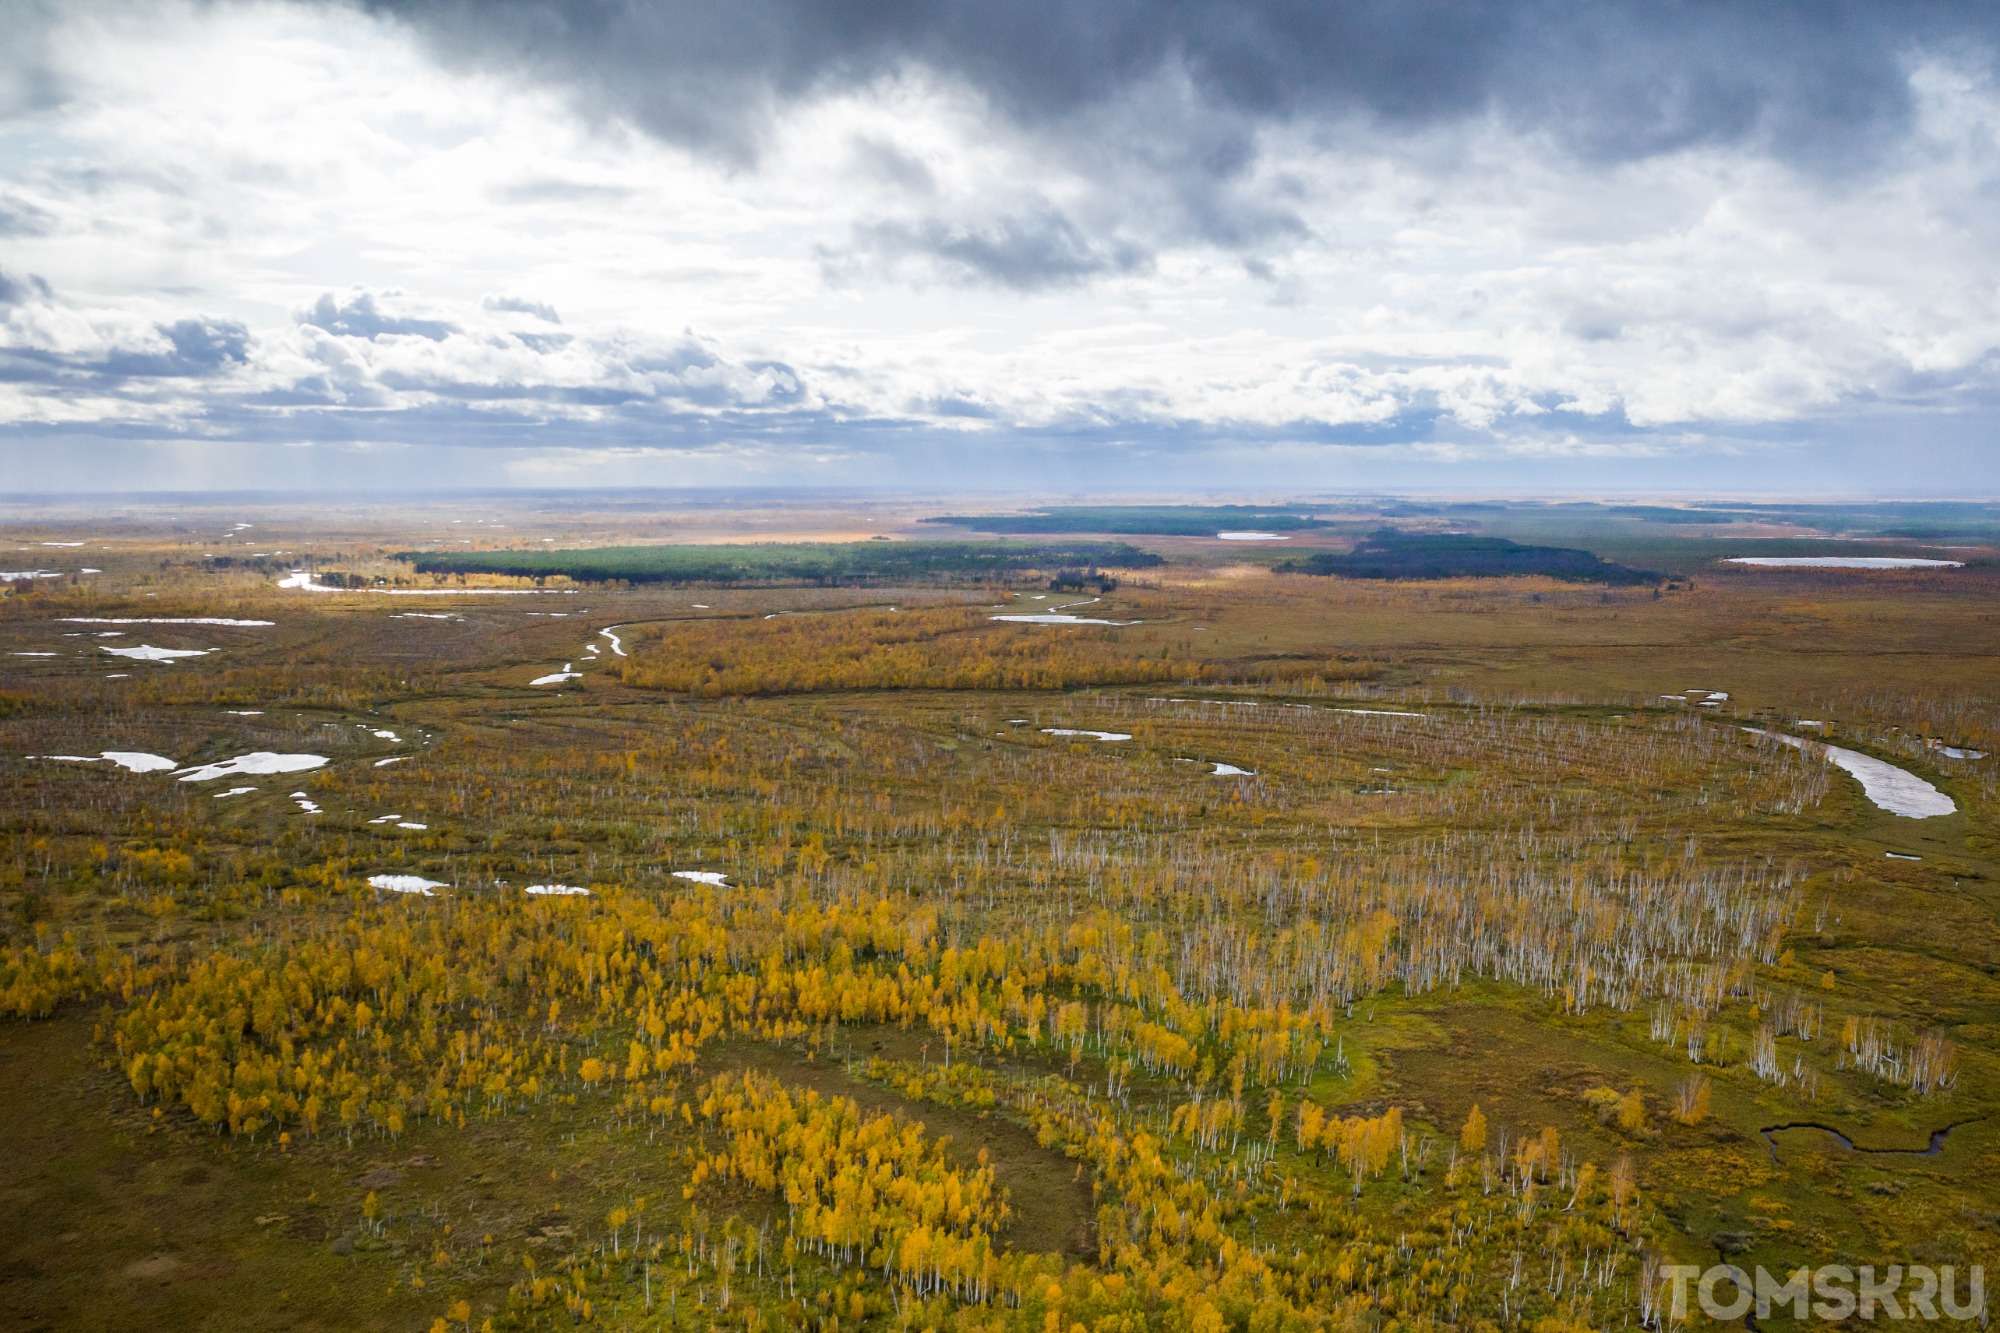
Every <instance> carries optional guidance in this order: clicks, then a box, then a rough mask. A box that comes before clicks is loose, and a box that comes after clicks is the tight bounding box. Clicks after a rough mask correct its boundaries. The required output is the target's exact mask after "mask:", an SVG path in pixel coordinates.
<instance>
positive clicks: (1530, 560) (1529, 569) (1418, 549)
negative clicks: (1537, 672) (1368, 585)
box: [1274, 528, 1665, 586]
mask: <svg viewBox="0 0 2000 1333" xmlns="http://www.w3.org/2000/svg"><path fill="white" fill-rule="evenodd" d="M1274 568H1275V569H1276V570H1277V572H1278V573H1280V574H1322V575H1334V576H1337V577H1340V578H1350V579H1460V578H1508V577H1520V576H1526V575H1538V576H1540V577H1542V578H1551V579H1561V580H1563V581H1565V582H1569V583H1609V584H1615V585H1619V586H1631V585H1635V584H1644V583H1658V582H1660V581H1661V580H1662V579H1663V578H1664V577H1665V576H1664V575H1661V574H1658V573H1655V572H1653V571H1652V570H1646V569H1633V568H1631V567H1630V566H1628V565H1620V564H1614V563H1612V562H1611V561H1609V560H1606V559H1604V558H1602V557H1601V556H1596V555H1593V554H1591V553H1590V552H1589V551H1580V550H1577V549H1575V548H1573V547H1568V546H1523V545H1521V544H1520V543H1518V542H1511V541H1508V540H1507V539H1506V538H1504V537H1465V536H1455V535H1440V536H1429V535H1413V534H1411V533H1405V532H1397V531H1395V530H1394V529H1390V528H1384V529H1383V530H1381V531H1380V532H1377V533H1375V534H1374V535H1372V536H1370V537H1369V538H1368V539H1367V540H1366V541H1364V542H1362V543H1361V544H1360V545H1359V546H1357V547H1355V548H1354V550H1353V551H1352V552H1349V553H1347V554H1345V555H1343V554H1340V553H1338V552H1334V551H1318V552H1315V553H1314V554H1312V555H1309V556H1303V557H1301V558H1299V559H1296V560H1284V561H1280V562H1279V563H1278V564H1277V565H1276V566H1274Z"/></svg>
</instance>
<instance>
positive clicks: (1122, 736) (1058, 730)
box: [1042, 727, 1132, 741]
mask: <svg viewBox="0 0 2000 1333" xmlns="http://www.w3.org/2000/svg"><path fill="white" fill-rule="evenodd" d="M1042 730H1043V731H1044V732H1046V733H1048V734H1049V735H1051V736H1091V737H1095V738H1096V739H1098V740H1100V741H1129V740H1131V739H1132V733H1131V732H1129V731H1080V730H1078V729H1077V728H1075V727H1043V728H1042Z"/></svg>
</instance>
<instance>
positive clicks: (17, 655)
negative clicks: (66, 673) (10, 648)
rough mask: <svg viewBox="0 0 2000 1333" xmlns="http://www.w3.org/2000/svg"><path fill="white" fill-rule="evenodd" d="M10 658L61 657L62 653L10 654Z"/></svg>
mask: <svg viewBox="0 0 2000 1333" xmlns="http://www.w3.org/2000/svg"><path fill="white" fill-rule="evenodd" d="M7 655H8V656H9V657H61V656H62V654H61V653H9V654H7Z"/></svg>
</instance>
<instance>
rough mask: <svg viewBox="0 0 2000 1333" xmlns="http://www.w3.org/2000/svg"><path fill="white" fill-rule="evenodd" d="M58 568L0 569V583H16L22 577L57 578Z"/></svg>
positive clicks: (60, 575) (60, 572) (60, 574)
mask: <svg viewBox="0 0 2000 1333" xmlns="http://www.w3.org/2000/svg"><path fill="white" fill-rule="evenodd" d="M61 577H62V571H61V570H59V569H15V570H7V571H0V583H17V582H19V581H20V580H22V579H59V578H61Z"/></svg>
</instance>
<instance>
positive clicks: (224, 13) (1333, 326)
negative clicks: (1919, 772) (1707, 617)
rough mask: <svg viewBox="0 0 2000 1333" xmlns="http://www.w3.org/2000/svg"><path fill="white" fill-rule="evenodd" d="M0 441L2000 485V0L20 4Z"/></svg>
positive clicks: (1263, 479) (9, 103)
mask: <svg viewBox="0 0 2000 1333" xmlns="http://www.w3.org/2000/svg"><path fill="white" fill-rule="evenodd" d="M0 32H4V33H5V34H6V37H5V39H4V40H0V490H12V491H15V492H17V493H34V492H51V491H69V492H75V491H116V490H176V489H184V490H216V489H231V488H254V489H286V488H296V489H307V490H315V489H322V490H323V489H342V488H345V489H354V490H371V491H379V490H382V489H385V488H392V489H393V488H400V487H407V488H409V489H411V490H416V491H421V490H434V489H452V488H464V487H481V488H483V487H524V488H540V487H592V488H597V487H610V486H626V485H642V486H788V487H798V486H805V487H811V486H829V487H849V488H852V487H862V488H869V487H884V488H895V489H904V490H925V491H945V490H982V489H983V490H1015V491H1018V490H1031V491H1044V492H1055V493H1108V492H1118V493H1126V494H1139V493H1153V492H1159V493H1166V492H1194V491H1212V492H1218V493H1219V492H1224V491H1245V492H1249V491H1261V492H1266V493H1277V492H1301V491H1340V490H1369V489H1388V490H1401V491H1469V490H1483V491H1494V490H1502V491H1504V490H1515V491H1523V492H1528V491H1537V492H1551V491H1650V492H1658V493H1665V494H1730V493H1785V494H1793V495H1801V496H1808V495H1882V496H1912V495H1937V496H1946V495H1982V496H1991V495H1994V494H1996V493H2000V449H1996V447H1995V445H1994V439H1995V428H1996V426H2000V356H1996V348H2000V225H1996V219H2000V207H1996V205H2000V82H1996V75H2000V7H1996V6H1994V5H1992V4H1991V3H1990V0H1989V2H1988V3H1982V4H1956V3H1922V2H1921V0H1919V2H1917V3H1910V2H1907V0H1906V2H1904V3H1895V4H1854V3H1843V2H1842V0H1809V2H1805V3H1790V2H1789V0H1764V2H1763V3H1759V4H1754V5H1745V4H1742V3H1740V2H1738V0H1731V2H1729V3H1714V2H1709V0H1675V2H1668V0H1643V2H1642V0H1629V2H1617V3H1612V2H1605V0H1568V2H1566V3H1554V2H1553V0H1551V2H1547V3H1526V2H1517V0H1484V2H1482V3H1472V2H1469V0H1365V2H1355V3H1347V2H1341V0H1323V2H1322V3H1308V2H1306V0H1061V2H1055V0H1018V2H1015V3H1008V4H997V5H996V4H993V3H991V0H850V2H848V3H827V2H826V0H819V2H818V3H812V2H809V0H730V3H728V4H725V5H717V4H714V3H697V2H696V0H375V2H373V3H365V2H362V0H355V2H352V3H328V2H325V0H296V2H294V3H236V2H234V0H206V2H202V3H190V2H182V0H130V2H129V3H112V2H110V0H0Z"/></svg>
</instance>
